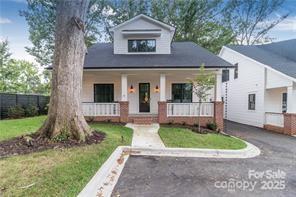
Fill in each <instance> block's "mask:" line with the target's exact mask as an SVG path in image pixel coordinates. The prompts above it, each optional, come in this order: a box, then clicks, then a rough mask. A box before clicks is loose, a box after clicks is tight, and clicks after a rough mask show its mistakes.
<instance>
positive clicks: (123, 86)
mask: <svg viewBox="0 0 296 197" xmlns="http://www.w3.org/2000/svg"><path fill="white" fill-rule="evenodd" d="M121 101H127V75H126V74H121Z"/></svg>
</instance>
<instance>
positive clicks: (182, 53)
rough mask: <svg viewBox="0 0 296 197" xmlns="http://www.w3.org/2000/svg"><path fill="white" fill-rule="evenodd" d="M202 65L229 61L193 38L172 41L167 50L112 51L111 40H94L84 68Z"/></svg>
mask: <svg viewBox="0 0 296 197" xmlns="http://www.w3.org/2000/svg"><path fill="white" fill-rule="evenodd" d="M202 63H204V64H205V67H206V68H223V67H232V65H231V64H230V63H228V62H226V61H225V60H223V59H221V58H220V57H218V56H216V55H214V54H213V53H211V52H209V51H208V50H206V49H204V48H202V47H200V46H198V45H196V44H195V43H193V42H173V43H172V48H171V54H148V55H147V54H143V55H140V54H113V44H112V43H98V44H95V45H93V46H92V47H90V48H89V49H88V53H87V55H86V56H85V61H84V69H127V68H198V67H200V65H201V64H202Z"/></svg>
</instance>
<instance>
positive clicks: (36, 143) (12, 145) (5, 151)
mask: <svg viewBox="0 0 296 197" xmlns="http://www.w3.org/2000/svg"><path fill="white" fill-rule="evenodd" d="M105 137H106V134H105V133H103V132H100V131H94V132H93V135H91V136H90V137H88V138H87V139H86V140H85V142H78V141H76V140H70V139H69V140H65V141H52V140H48V139H45V138H38V135H36V134H31V135H26V136H21V137H16V138H13V139H9V140H5V141H1V142H0V158H2V157H7V156H12V155H24V154H29V153H33V152H40V151H44V150H48V149H63V148H70V147H77V146H85V145H90V144H99V143H101V142H102V141H103V140H104V139H105Z"/></svg>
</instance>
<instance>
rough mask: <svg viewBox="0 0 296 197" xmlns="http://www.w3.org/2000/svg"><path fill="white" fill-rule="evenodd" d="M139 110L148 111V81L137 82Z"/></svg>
mask: <svg viewBox="0 0 296 197" xmlns="http://www.w3.org/2000/svg"><path fill="white" fill-rule="evenodd" d="M139 107H140V109H139V111H140V112H150V83H140V84H139Z"/></svg>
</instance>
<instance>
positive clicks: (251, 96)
mask: <svg viewBox="0 0 296 197" xmlns="http://www.w3.org/2000/svg"><path fill="white" fill-rule="evenodd" d="M255 105H256V94H249V106H248V108H249V110H255Z"/></svg>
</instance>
